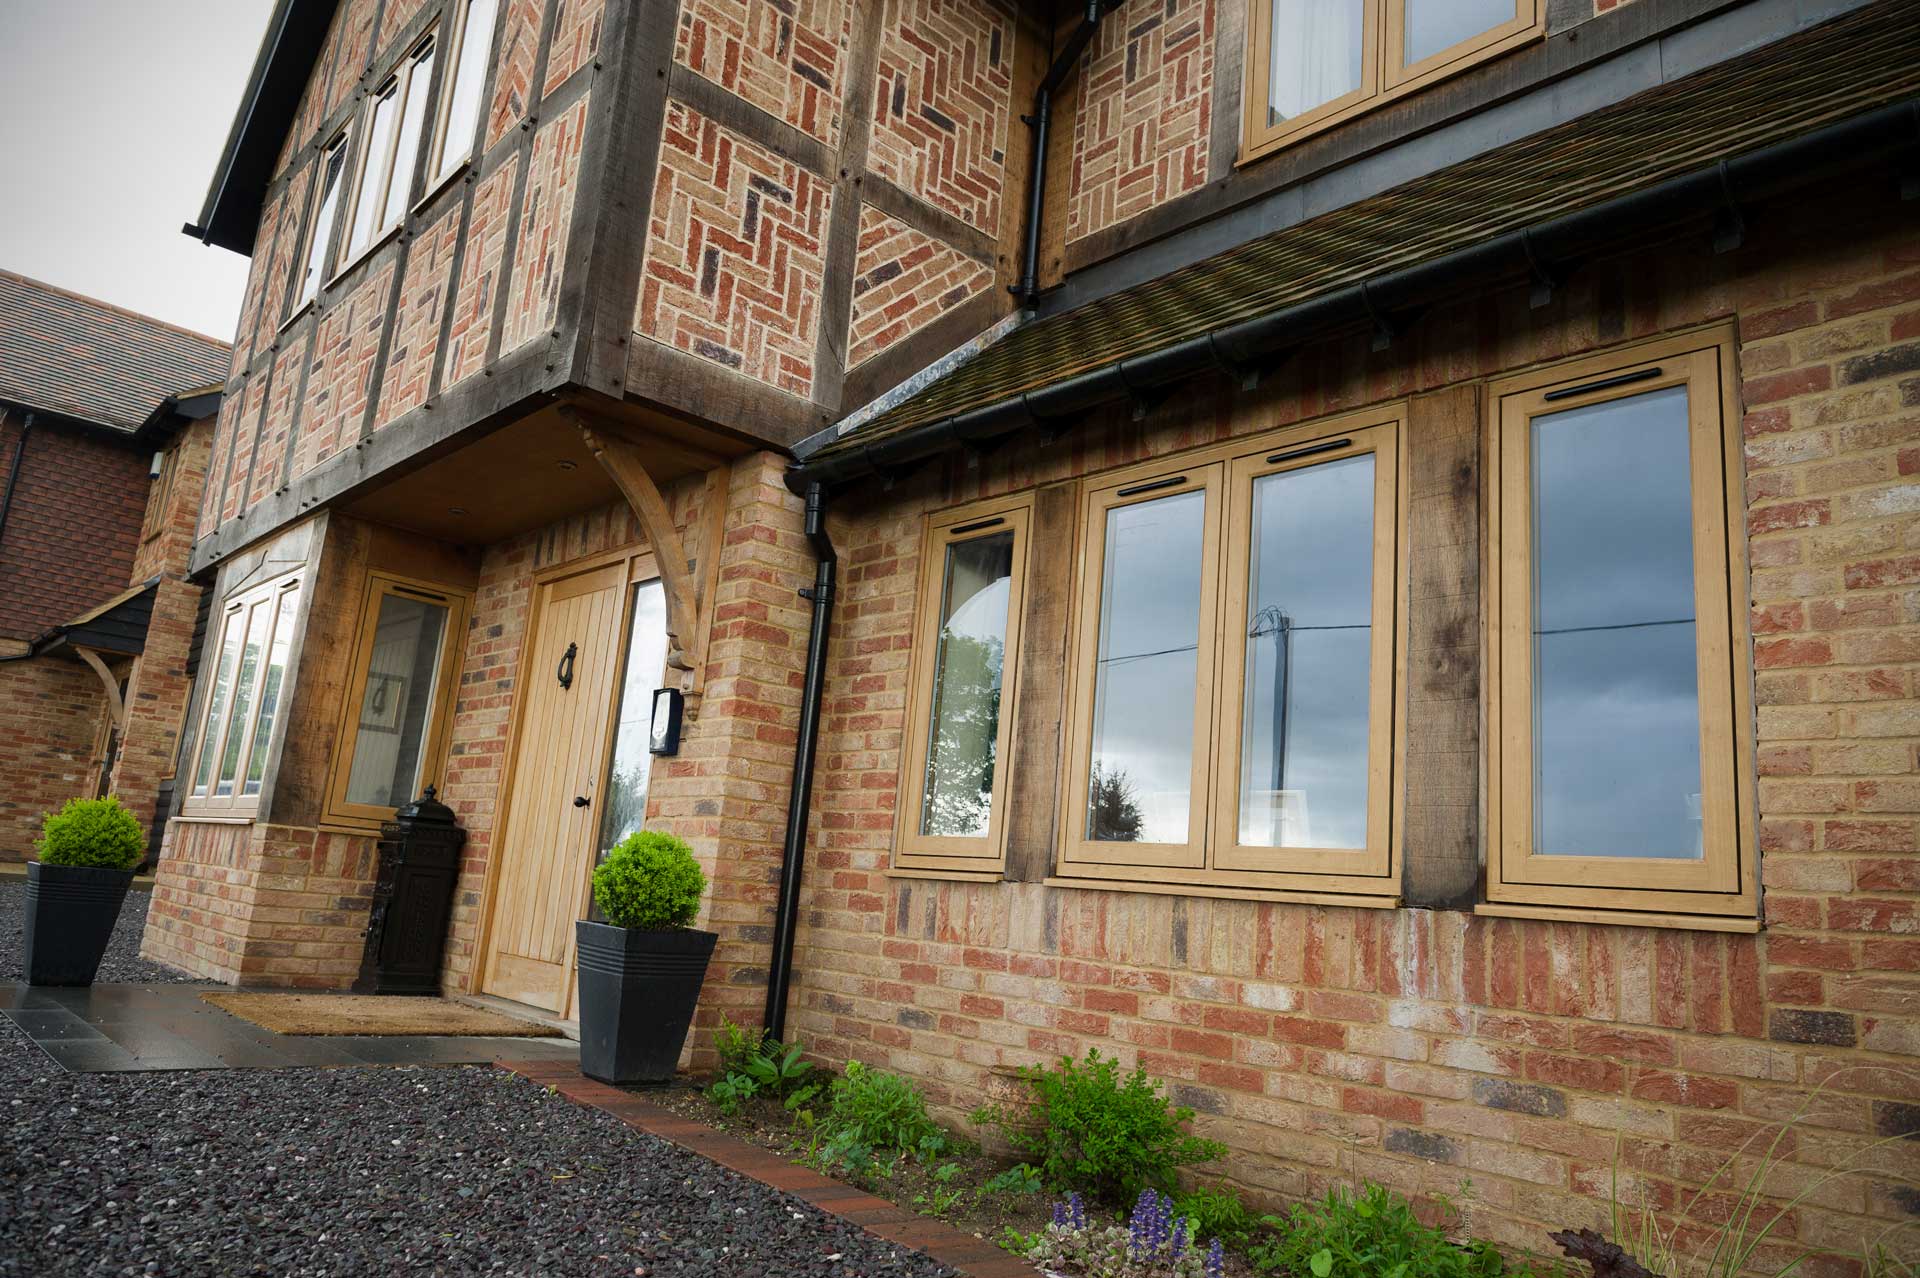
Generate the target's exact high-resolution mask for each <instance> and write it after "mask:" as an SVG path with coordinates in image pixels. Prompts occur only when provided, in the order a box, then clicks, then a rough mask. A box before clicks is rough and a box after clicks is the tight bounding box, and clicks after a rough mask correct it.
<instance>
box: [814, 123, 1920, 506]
mask: <svg viewBox="0 0 1920 1278" xmlns="http://www.w3.org/2000/svg"><path fill="white" fill-rule="evenodd" d="M1917 145H1920V98H1914V99H1909V100H1907V101H1905V102H1901V103H1898V104H1896V105H1893V106H1888V107H1882V108H1881V109H1879V110H1877V111H1870V112H1867V113H1866V114H1864V115H1858V116H1854V117H1853V118H1851V119H1848V120H1842V121H1840V122H1839V123H1836V124H1831V125H1828V126H1826V127H1824V128H1820V129H1816V130H1814V131H1813V132H1811V133H1806V134H1802V135H1801V136H1800V137H1797V138H1789V139H1787V140H1785V141H1782V142H1775V143H1773V144H1771V145H1769V146H1764V147H1761V148H1759V149H1758V150H1754V151H1749V152H1747V153H1746V154H1745V155H1741V156H1737V157H1735V158H1733V159H1729V160H1724V161H1721V162H1719V163H1716V164H1712V165H1708V166H1706V167H1704V168H1701V169H1696V170H1694V171H1693V172H1691V173H1685V174H1682V175H1681V176H1679V177H1676V178H1671V179H1669V180H1667V181H1665V182H1661V183H1658V184H1657V185H1654V186H1650V187H1647V188H1645V189H1643V190H1639V191H1633V192H1629V193H1628V194H1625V195H1620V196H1616V197H1614V198H1613V199H1610V200H1604V201H1602V202H1601V203H1599V204H1596V205H1593V206H1592V207H1591V208H1586V209H1581V210H1580V211H1579V212H1576V213H1568V214H1565V215H1564V216H1561V217H1557V218H1553V219H1550V220H1549V221H1546V222H1542V223H1540V224H1538V225H1536V226H1532V227H1528V228H1525V229H1523V230H1519V231H1510V232H1508V233H1506V234H1504V235H1500V236H1496V237H1495V238H1493V239H1490V240H1485V241H1482V242H1481V243H1479V244H1474V245H1470V246H1468V247H1466V248H1463V249H1456V250H1454V251H1453V252H1450V253H1445V254H1442V255H1441V256H1439V257H1436V258H1432V259H1430V260H1428V261H1425V262H1421V263H1418V264H1416V265H1414V266H1409V267H1404V268H1402V269H1400V270H1396V271H1387V272H1384V273H1382V274H1379V275H1375V276H1373V277H1371V278H1369V279H1365V280H1362V281H1360V282H1359V283H1356V284H1352V285H1348V286H1347V287H1345V288H1342V289H1338V290H1335V291H1334V292H1331V293H1324V294H1322V295H1320V296H1318V297H1312V298H1308V299H1306V300H1305V301H1301V302H1296V303H1294V304H1293V305H1290V306H1285V307H1282V308H1280V309H1279V310H1276V311H1271V312H1269V313H1267V314H1265V315H1260V316H1256V317H1255V318H1253V319H1248V320H1241V321H1238V322H1235V323H1232V324H1224V325H1222V326H1220V327H1219V328H1216V329H1213V330H1212V331H1210V332H1206V333H1201V334H1199V335H1198V336H1195V337H1190V338H1187V339H1186V340H1184V341H1181V342H1178V343H1176V344H1174V345H1172V346H1167V347H1163V348H1161V349H1160V350H1157V351H1149V352H1147V353H1146V354H1144V355H1135V356H1132V357H1130V358H1127V359H1121V360H1116V361H1114V362H1113V363H1111V364H1106V365H1103V366H1101V367H1099V368H1095V369H1091V370H1089V371H1087V372H1084V373H1079V374H1076V375H1075V376H1073V377H1069V378H1066V379H1065V380H1062V381H1059V382H1055V383H1053V384H1052V385H1050V386H1045V387H1041V388H1040V389H1037V390H1031V391H1022V392H1018V393H1016V394H1013V395H1009V396H1006V397H1004V398H1002V399H999V400H995V401H993V402H992V403H988V404H983V405H981V406H980V407H978V408H971V409H968V410H967V411H965V412H963V413H956V414H954V415H952V416H950V417H943V418H940V419H938V420H936V421H931V422H925V423H922V424H921V425H918V426H914V427H910V428H908V429H907V430H904V431H901V432H899V433H897V434H894V435H889V436H886V437H885V438H882V439H879V440H876V441H875V442H873V443H871V444H868V445H867V446H866V447H864V448H859V449H856V450H853V451H849V452H843V453H836V454H833V455H831V456H827V457H822V458H820V459H819V460H817V461H806V462H800V463H798V464H796V465H794V466H791V467H789V468H788V470H787V486H788V487H789V488H791V489H793V490H794V491H795V492H804V491H810V490H811V489H812V488H813V487H814V486H816V485H822V484H824V485H826V486H827V487H829V488H832V487H834V486H835V485H839V484H844V483H847V482H849V481H851V480H855V479H863V478H867V477H869V476H878V477H880V478H882V479H886V480H892V479H895V478H898V477H899V476H900V475H901V474H903V473H904V472H905V470H906V469H907V468H909V467H911V466H914V465H917V464H919V463H921V462H924V461H926V460H928V459H929V458H931V457H933V456H935V455H936V454H938V453H940V452H943V451H945V450H946V449H948V448H951V447H956V446H959V445H963V444H973V445H978V444H982V443H985V442H987V441H990V440H996V439H1000V438H1003V437H1005V436H1008V435H1011V434H1013V433H1014V432H1016V431H1019V430H1022V429H1025V428H1027V427H1030V426H1044V425H1045V424H1048V423H1060V422H1062V420H1063V419H1066V418H1071V417H1074V416H1076V415H1078V414H1081V413H1084V412H1086V411H1087V410H1088V409H1090V408H1094V407H1097V406H1099V405H1101V404H1105V403H1109V402H1112V401H1115V400H1120V399H1126V398H1129V397H1135V396H1138V395H1139V394H1140V392H1141V391H1143V390H1146V389H1149V388H1158V387H1162V386H1166V385H1168V384H1170V383H1173V382H1177V381H1182V380H1184V379H1186V378H1189V377H1193V376H1196V375H1198V374H1201V373H1206V372H1209V371H1214V370H1219V369H1221V368H1226V369H1229V370H1232V371H1236V372H1243V373H1244V372H1248V371H1254V370H1257V369H1259V368H1260V366H1261V363H1262V361H1263V360H1268V359H1270V358H1271V357H1272V356H1274V355H1275V354H1277V353H1280V352H1284V351H1287V350H1289V349H1292V348H1295V347H1298V346H1301V345H1303V344H1305V343H1307V342H1310V341H1317V340H1320V339H1323V338H1325V337H1327V336H1328V335H1330V334H1331V333H1332V332H1335V331H1344V330H1351V329H1355V328H1365V327H1374V328H1376V329H1377V328H1378V327H1379V326H1380V325H1381V323H1382V321H1383V320H1384V319H1386V318H1389V317H1392V316H1394V315H1404V314H1408V313H1411V312H1415V311H1418V310H1420V309H1421V308H1423V307H1426V306H1429V305H1432V304H1435V303H1439V302H1445V301H1449V300H1453V299H1455V298H1457V297H1458V296H1459V290H1460V287H1461V286H1462V285H1463V284H1466V283H1469V282H1480V281H1486V280H1489V279H1509V278H1525V277H1526V276H1527V275H1529V274H1533V275H1535V276H1536V277H1537V276H1538V275H1539V274H1540V272H1541V271H1542V270H1543V268H1544V269H1548V270H1552V271H1554V272H1558V273H1564V272H1565V270H1566V269H1567V268H1568V267H1569V266H1570V265H1571V264H1572V263H1574V262H1577V261H1582V260H1588V259H1591V258H1593V257H1595V256H1597V255H1598V254H1599V253H1602V252H1606V251H1611V250H1614V249H1618V248H1620V247H1622V246H1623V245H1624V243H1625V241H1626V240H1627V239H1629V238H1630V237H1631V236H1632V235H1634V234H1636V233H1639V232H1645V231H1653V230H1658V229H1661V228H1665V227H1670V226H1673V225H1677V224H1678V223H1680V222H1683V221H1685V220H1686V219H1688V218H1691V217H1696V216H1699V215H1700V214H1703V213H1716V212H1721V211H1724V210H1726V209H1728V208H1729V207H1732V206H1736V205H1738V204H1742V203H1746V202H1750V201H1752V200H1756V199H1764V198H1767V197H1770V196H1773V195H1777V194H1779V193H1781V192H1783V191H1786V190H1790V189H1793V188H1795V187H1798V186H1802V185H1805V184H1806V183H1808V182H1810V181H1812V180H1814V179H1816V178H1818V177H1821V176H1824V175H1826V174H1828V173H1830V172H1832V171H1835V170H1836V169H1841V168H1847V167H1853V166H1856V165H1859V164H1863V163H1867V162H1870V161H1872V160H1875V159H1879V158H1883V157H1885V156H1889V155H1893V154H1896V153H1898V152H1900V151H1901V150H1903V149H1907V148H1912V147H1915V146H1917ZM1046 322H1048V323H1056V322H1058V319H1054V320H1049V321H1046Z"/></svg>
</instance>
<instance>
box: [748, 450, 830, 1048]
mask: <svg viewBox="0 0 1920 1278" xmlns="http://www.w3.org/2000/svg"><path fill="white" fill-rule="evenodd" d="M806 530H807V540H808V541H809V542H810V543H812V545H813V553H814V558H815V560H816V562H815V564H814V569H813V585H812V587H811V588H803V589H802V590H801V591H800V594H801V597H802V598H805V599H810V600H812V601H813V625H812V627H811V628H810V629H809V630H808V632H807V671H806V682H805V683H803V684H802V685H801V688H800V739H799V741H797V742H796V743H795V744H794V749H793V791H792V793H791V794H789V795H788V796H787V839H786V846H785V848H784V850H783V851H782V852H781V855H780V898H779V902H778V904H776V905H775V907H774V912H773V962H772V964H771V965H770V966H769V967H768V969H767V1010H766V1016H765V1018H764V1019H763V1020H762V1021H761V1022H760V1023H761V1024H762V1025H764V1026H765V1027H766V1031H767V1033H768V1034H769V1035H771V1036H772V1037H774V1038H783V1037H785V1035H786V1029H787V991H788V988H789V987H790V986H791V985H792V984H793V934H794V927H795V924H796V923H797V922H798V919H799V914H800V872H801V869H802V867H803V866H804V864H805V861H806V851H807V812H808V809H809V808H811V806H812V804H813V764H814V755H815V752H816V749H817V747H818V745H819V741H820V694H821V692H822V691H823V690H824V688H825V686H826V682H827V632H828V631H829V630H830V629H831V628H832V625H833V589H834V577H835V573H836V570H837V569H838V567H839V563H840V559H839V556H838V555H837V554H835V553H834V549H833V539H832V538H831V537H830V536H828V534H827V488H826V485H825V484H818V483H816V484H813V485H810V486H809V487H808V489H807V523H806Z"/></svg>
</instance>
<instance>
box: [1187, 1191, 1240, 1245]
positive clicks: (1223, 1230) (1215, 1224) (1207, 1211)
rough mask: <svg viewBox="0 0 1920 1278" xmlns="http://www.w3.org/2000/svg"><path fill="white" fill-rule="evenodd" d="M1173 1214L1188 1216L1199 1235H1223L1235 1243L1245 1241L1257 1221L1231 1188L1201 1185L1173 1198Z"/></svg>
mask: <svg viewBox="0 0 1920 1278" xmlns="http://www.w3.org/2000/svg"><path fill="white" fill-rule="evenodd" d="M1173 1214H1174V1215H1175V1216H1180V1217H1185V1218H1186V1220H1187V1222H1188V1224H1189V1225H1190V1226H1191V1227H1192V1233H1193V1236H1194V1237H1196V1238H1224V1239H1226V1240H1227V1242H1229V1243H1231V1244H1233V1245H1234V1246H1239V1245H1241V1244H1242V1243H1244V1242H1245V1241H1246V1239H1247V1238H1248V1236H1249V1235H1251V1234H1252V1233H1253V1231H1254V1228H1255V1226H1256V1225H1258V1223H1259V1222H1258V1221H1257V1220H1256V1219H1255V1217H1254V1214H1253V1213H1252V1212H1250V1211H1248V1210H1247V1205H1246V1204H1245V1203H1243V1202H1241V1201H1240V1196H1239V1195H1238V1194H1236V1193H1234V1192H1233V1191H1232V1190H1231V1189H1220V1188H1215V1187H1212V1186H1207V1185H1200V1186H1197V1187H1195V1188H1193V1189H1190V1190H1188V1191H1187V1192H1186V1193H1184V1194H1177V1195H1175V1197H1174V1200H1173Z"/></svg>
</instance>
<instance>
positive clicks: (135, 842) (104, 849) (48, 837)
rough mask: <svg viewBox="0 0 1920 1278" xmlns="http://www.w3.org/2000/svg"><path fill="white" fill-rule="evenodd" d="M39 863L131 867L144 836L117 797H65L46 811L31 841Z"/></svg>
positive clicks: (142, 852) (139, 853)
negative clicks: (37, 834) (63, 802)
mask: <svg viewBox="0 0 1920 1278" xmlns="http://www.w3.org/2000/svg"><path fill="white" fill-rule="evenodd" d="M34 847H35V849H36V850H37V851H38V852H39V853H40V861H41V863H42V864H43V865H78V866H85V867H87V868H89V869H98V870H131V869H132V868H133V867H134V866H136V865H138V864H140V858H141V857H143V856H145V855H146V853H147V836H146V834H145V833H144V832H143V831H142V830H141V829H140V822H139V821H137V820H135V819H134V815H133V813H131V812H129V811H127V810H126V808H124V807H123V806H121V803H120V800H118V799H116V798H114V797H113V796H112V795H108V796H107V797H106V798H104V799H68V800H67V805H66V806H65V807H63V808H61V809H60V810H59V811H58V812H49V813H47V816H46V819H45V820H44V821H42V822H41V824H40V838H39V840H38V842H36V843H35V844H34Z"/></svg>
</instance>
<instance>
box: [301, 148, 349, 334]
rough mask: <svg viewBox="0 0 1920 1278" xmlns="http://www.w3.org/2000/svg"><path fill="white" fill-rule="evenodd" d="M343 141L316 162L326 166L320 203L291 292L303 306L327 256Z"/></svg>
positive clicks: (343, 155)
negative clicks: (297, 281) (304, 260)
mask: <svg viewBox="0 0 1920 1278" xmlns="http://www.w3.org/2000/svg"><path fill="white" fill-rule="evenodd" d="M346 159H347V144H346V140H345V139H342V140H341V141H339V142H336V143H334V145H333V148H332V149H331V150H329V151H328V152H327V154H326V157H325V158H324V159H322V160H321V161H320V162H321V163H322V164H323V165H325V166H326V172H325V176H324V178H323V180H322V181H323V184H322V186H321V188H320V202H319V204H318V205H317V206H316V207H315V208H314V211H313V225H312V227H311V228H310V229H309V232H308V233H309V234H310V235H311V236H312V237H313V238H312V240H311V241H310V242H309V243H308V245H307V264H306V267H305V269H304V271H303V272H302V274H301V276H300V287H299V289H298V291H297V292H296V293H295V295H294V302H293V304H294V305H295V306H296V307H298V306H304V305H305V304H306V303H308V302H311V301H312V300H313V295H314V294H315V293H317V292H319V291H320V263H321V262H323V261H325V260H326V256H327V235H328V232H329V231H330V230H331V229H332V226H333V210H334V208H335V206H336V205H337V204H338V203H339V200H340V169H341V166H342V165H344V164H345V163H346Z"/></svg>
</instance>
